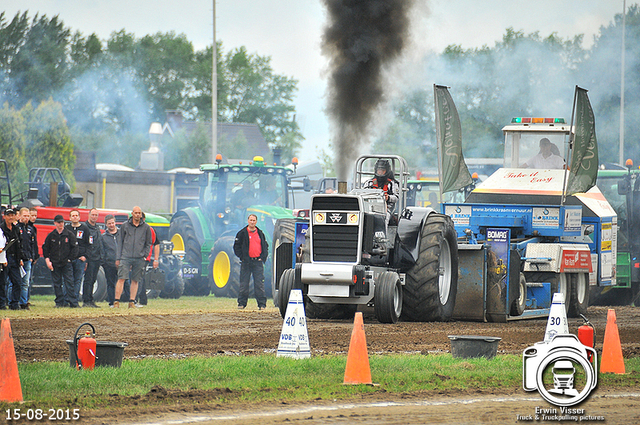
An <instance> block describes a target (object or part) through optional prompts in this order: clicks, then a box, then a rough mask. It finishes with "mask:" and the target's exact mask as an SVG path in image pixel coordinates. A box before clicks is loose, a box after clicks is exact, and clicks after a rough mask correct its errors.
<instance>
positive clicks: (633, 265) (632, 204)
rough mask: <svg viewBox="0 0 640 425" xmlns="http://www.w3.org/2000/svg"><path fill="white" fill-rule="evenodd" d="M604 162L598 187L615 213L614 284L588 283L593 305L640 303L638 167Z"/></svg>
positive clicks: (639, 197) (639, 192) (639, 191)
mask: <svg viewBox="0 0 640 425" xmlns="http://www.w3.org/2000/svg"><path fill="white" fill-rule="evenodd" d="M626 165H627V167H628V168H627V167H622V166H619V165H616V164H607V165H606V166H603V167H602V168H601V169H600V170H598V182H597V186H598V189H600V191H601V192H602V193H603V195H604V196H605V198H606V199H607V201H609V203H610V204H611V206H612V207H613V209H614V210H615V211H616V214H617V215H618V240H617V254H616V284H615V285H614V286H609V287H604V288H602V287H597V286H596V287H594V286H591V295H590V302H591V304H595V305H635V306H638V305H640V231H639V229H640V170H639V169H638V168H635V169H633V168H632V166H633V162H631V161H630V160H628V161H627V164H626Z"/></svg>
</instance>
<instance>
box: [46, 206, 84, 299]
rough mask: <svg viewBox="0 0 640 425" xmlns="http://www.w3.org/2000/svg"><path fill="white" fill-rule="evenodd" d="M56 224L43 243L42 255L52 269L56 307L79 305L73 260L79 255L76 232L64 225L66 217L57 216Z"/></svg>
mask: <svg viewBox="0 0 640 425" xmlns="http://www.w3.org/2000/svg"><path fill="white" fill-rule="evenodd" d="M53 222H54V224H55V226H56V228H55V229H53V231H52V232H51V233H49V234H48V235H47V238H46V239H45V241H44V244H43V245H42V255H43V257H44V260H45V262H46V263H47V267H48V268H49V270H51V280H52V281H53V291H54V292H55V294H56V299H55V302H56V307H64V306H65V304H67V305H68V306H69V307H78V298H77V296H76V292H75V288H74V283H73V268H72V265H71V262H72V261H73V260H74V259H76V258H77V257H78V243H77V242H76V236H75V235H74V232H73V231H71V230H69V229H67V228H66V227H65V226H64V218H63V217H62V216H61V215H59V214H58V215H57V216H55V218H54V219H53Z"/></svg>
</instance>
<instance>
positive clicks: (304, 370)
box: [0, 296, 640, 411]
mask: <svg viewBox="0 0 640 425" xmlns="http://www.w3.org/2000/svg"><path fill="white" fill-rule="evenodd" d="M32 302H33V303H34V304H35V305H36V308H34V309H33V310H32V311H30V312H20V311H2V312H1V313H2V314H1V315H0V316H1V317H3V318H4V317H16V316H19V317H28V316H29V315H31V316H36V317H47V318H48V317H52V318H53V317H56V316H58V317H59V315H65V316H69V317H74V316H75V315H82V316H83V317H87V316H88V315H89V316H99V315H107V314H108V315H113V314H123V315H125V314H132V312H131V311H128V309H120V310H121V311H120V312H114V311H113V310H111V309H108V308H106V307H104V306H105V304H102V305H103V308H101V309H81V310H78V309H54V308H53V297H52V296H34V297H33V298H32ZM226 309H229V310H234V309H235V300H231V299H218V298H215V297H189V298H187V297H184V298H181V299H179V300H162V299H157V300H153V302H152V303H150V305H149V306H148V307H147V308H144V309H136V310H135V314H177V313H180V314H197V313H199V312H205V311H212V310H216V311H224V310H226ZM346 357H347V356H346V355H337V354H331V355H315V356H313V357H312V358H310V359H305V360H292V359H287V358H277V357H276V356H275V354H262V355H251V356H229V355H222V356H212V357H188V358H184V359H158V358H146V359H145V358H143V359H135V360H129V359H125V360H124V362H123V365H122V367H121V368H96V369H95V370H93V371H89V370H85V371H77V370H75V369H73V368H71V367H69V363H68V362H20V363H19V364H18V369H19V374H20V381H21V386H22V391H23V397H24V399H25V401H27V403H28V405H33V406H67V407H74V408H76V407H77V408H80V409H84V410H87V409H88V410H91V409H116V408H118V407H119V406H128V405H130V404H131V403H132V402H135V403H134V404H136V405H154V404H169V403H185V404H188V403H192V404H193V403H215V404H228V405H233V404H234V403H239V402H243V403H246V402H254V403H269V402H271V401H287V402H299V401H302V402H304V401H311V400H317V399H322V400H346V399H354V398H358V397H362V396H366V395H371V394H374V393H385V394H405V393H412V394H419V393H421V392H425V391H443V392H449V391H451V392H456V391H466V390H476V389H478V390H496V391H498V392H504V393H511V392H513V391H518V390H519V389H521V388H522V357H521V356H519V355H498V356H497V357H495V358H494V359H492V360H487V359H484V358H481V359H456V358H453V357H452V356H451V354H437V355H436V354H428V355H424V354H406V355H400V354H392V355H370V356H369V358H370V366H371V374H372V378H373V382H374V383H376V384H378V385H376V386H367V385H356V386H345V385H342V382H343V377H344V370H345V365H346ZM625 365H626V371H627V373H626V374H625V375H610V374H606V375H602V374H601V375H600V376H599V382H598V385H599V387H600V388H607V387H609V388H634V389H635V388H638V386H639V385H640V358H630V359H625ZM158 393H160V394H161V395H162V397H149V394H158ZM195 393H199V396H198V397H194V396H193V394H195ZM185 394H186V395H185ZM8 406H10V404H8V403H3V402H0V411H4V410H5V409H7V408H8Z"/></svg>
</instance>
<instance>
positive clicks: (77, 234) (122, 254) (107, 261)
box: [0, 207, 159, 310]
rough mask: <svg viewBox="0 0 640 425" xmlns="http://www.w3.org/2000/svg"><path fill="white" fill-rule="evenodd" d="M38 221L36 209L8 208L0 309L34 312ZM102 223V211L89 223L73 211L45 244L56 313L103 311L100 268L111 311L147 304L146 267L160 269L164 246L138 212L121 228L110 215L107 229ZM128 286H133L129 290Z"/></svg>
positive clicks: (0, 251) (0, 248) (2, 236)
mask: <svg viewBox="0 0 640 425" xmlns="http://www.w3.org/2000/svg"><path fill="white" fill-rule="evenodd" d="M37 217H38V211H37V209H36V208H30V209H29V208H20V209H19V210H17V209H13V208H7V209H5V210H4V211H3V212H2V223H1V224H0V230H1V231H0V310H5V309H7V308H9V309H11V310H30V309H31V307H33V306H32V304H31V303H30V295H31V283H32V276H33V273H32V272H33V270H34V265H35V263H36V261H37V260H38V259H39V257H40V252H39V247H38V234H37V229H36V227H35V222H36V219H37ZM98 219H99V212H98V210H96V209H95V208H94V209H91V210H90V211H89V217H88V219H87V221H86V222H81V221H80V211H79V210H77V209H74V210H71V211H70V213H69V217H68V223H66V224H65V217H63V216H62V215H56V216H55V218H54V220H53V221H54V226H55V227H54V229H53V230H52V231H51V232H50V233H49V234H48V235H47V237H46V239H45V241H44V244H43V245H42V256H43V257H44V262H45V264H46V267H47V268H48V269H49V272H50V273H51V281H52V286H53V291H54V294H55V307H56V308H63V307H69V308H78V307H85V308H99V307H100V306H98V305H97V304H96V302H95V300H94V299H93V292H94V285H95V283H96V280H97V277H98V271H99V269H100V267H102V268H103V270H104V275H105V279H106V283H107V301H108V304H109V307H111V308H119V307H120V302H121V301H122V302H125V303H128V307H129V308H139V307H142V306H143V305H145V304H146V303H147V297H146V289H145V287H144V280H143V278H144V273H145V269H146V267H147V264H151V265H152V266H153V267H154V268H157V267H158V265H159V263H158V256H159V245H158V240H157V238H156V236H155V232H154V231H153V229H152V228H151V227H150V226H149V225H148V224H147V223H146V222H145V218H144V213H143V212H142V210H141V209H140V207H134V208H133V211H132V214H131V217H130V218H129V220H128V221H126V222H125V223H123V224H122V225H121V227H120V228H118V226H116V220H115V217H114V216H113V215H111V214H108V215H106V216H105V218H104V223H103V225H102V226H101V224H99V223H98ZM101 228H104V232H103V231H102V229H101ZM151 259H153V262H151ZM128 282H130V285H125V283H128ZM81 290H82V291H81ZM81 301H82V304H81Z"/></svg>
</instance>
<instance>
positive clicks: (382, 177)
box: [375, 159, 393, 185]
mask: <svg viewBox="0 0 640 425" xmlns="http://www.w3.org/2000/svg"><path fill="white" fill-rule="evenodd" d="M375 173H376V180H377V181H378V184H381V185H384V184H386V183H387V181H388V180H392V179H393V171H391V164H389V160H387V159H379V160H377V161H376V165H375Z"/></svg>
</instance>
